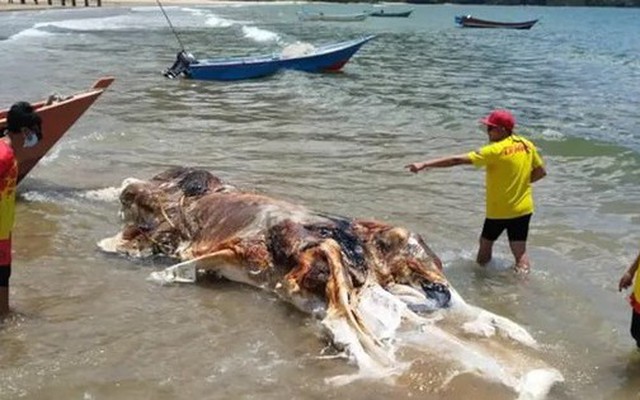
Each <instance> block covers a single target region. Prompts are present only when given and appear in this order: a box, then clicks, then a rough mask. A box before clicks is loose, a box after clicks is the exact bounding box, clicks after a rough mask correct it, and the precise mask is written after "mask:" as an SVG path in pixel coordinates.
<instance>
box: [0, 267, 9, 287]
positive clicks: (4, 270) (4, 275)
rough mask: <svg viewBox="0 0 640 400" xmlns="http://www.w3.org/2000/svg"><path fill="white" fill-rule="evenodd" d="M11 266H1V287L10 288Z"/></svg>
mask: <svg viewBox="0 0 640 400" xmlns="http://www.w3.org/2000/svg"><path fill="white" fill-rule="evenodd" d="M10 276H11V265H0V287H9V277H10Z"/></svg>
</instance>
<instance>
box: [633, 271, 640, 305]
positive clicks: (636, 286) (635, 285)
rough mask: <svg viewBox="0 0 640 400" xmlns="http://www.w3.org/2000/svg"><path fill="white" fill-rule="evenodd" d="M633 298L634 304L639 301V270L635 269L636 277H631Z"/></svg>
mask: <svg viewBox="0 0 640 400" xmlns="http://www.w3.org/2000/svg"><path fill="white" fill-rule="evenodd" d="M633 297H634V299H635V300H636V302H638V301H639V300H640V268H637V269H636V276H634V277H633Z"/></svg>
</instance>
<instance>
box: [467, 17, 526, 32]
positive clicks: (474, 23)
mask: <svg viewBox="0 0 640 400" xmlns="http://www.w3.org/2000/svg"><path fill="white" fill-rule="evenodd" d="M455 21H456V24H458V25H459V26H461V27H463V28H503V29H531V27H533V25H535V24H536V22H538V20H537V19H534V20H531V21H524V22H497V21H487V20H483V19H478V18H474V17H472V16H471V15H464V16H461V15H459V16H456V17H455Z"/></svg>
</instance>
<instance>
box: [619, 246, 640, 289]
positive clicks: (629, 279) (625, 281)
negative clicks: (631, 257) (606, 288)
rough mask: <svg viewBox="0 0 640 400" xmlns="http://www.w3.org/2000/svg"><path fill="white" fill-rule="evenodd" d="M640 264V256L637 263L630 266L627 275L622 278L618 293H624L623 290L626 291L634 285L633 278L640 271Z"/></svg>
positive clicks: (639, 255) (636, 260)
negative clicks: (639, 269) (639, 268)
mask: <svg viewBox="0 0 640 400" xmlns="http://www.w3.org/2000/svg"><path fill="white" fill-rule="evenodd" d="M639 263H640V254H638V256H637V257H636V259H635V261H634V262H633V263H632V264H631V265H630V266H629V268H628V269H627V270H626V271H625V273H624V274H623V275H622V277H621V278H620V282H619V283H618V291H622V289H626V288H628V287H629V286H631V284H632V283H633V277H634V276H635V274H636V270H637V269H638V264H639Z"/></svg>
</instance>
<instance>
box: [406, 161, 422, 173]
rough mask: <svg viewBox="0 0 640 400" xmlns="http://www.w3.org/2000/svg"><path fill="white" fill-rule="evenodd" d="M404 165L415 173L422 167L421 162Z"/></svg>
mask: <svg viewBox="0 0 640 400" xmlns="http://www.w3.org/2000/svg"><path fill="white" fill-rule="evenodd" d="M404 167H405V168H406V169H408V170H409V171H411V172H413V173H414V174H417V173H418V172H420V170H421V169H422V168H420V167H421V165H420V163H413V164H408V165H405V166H404Z"/></svg>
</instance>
